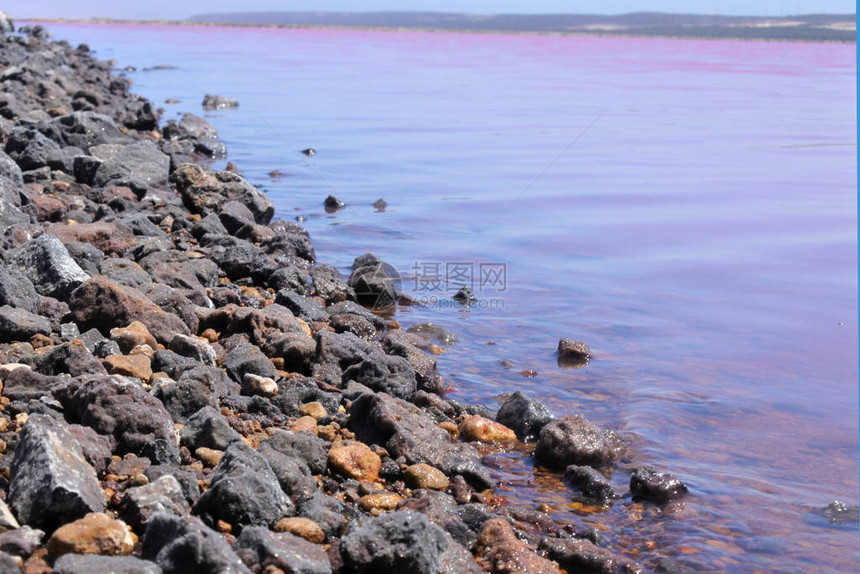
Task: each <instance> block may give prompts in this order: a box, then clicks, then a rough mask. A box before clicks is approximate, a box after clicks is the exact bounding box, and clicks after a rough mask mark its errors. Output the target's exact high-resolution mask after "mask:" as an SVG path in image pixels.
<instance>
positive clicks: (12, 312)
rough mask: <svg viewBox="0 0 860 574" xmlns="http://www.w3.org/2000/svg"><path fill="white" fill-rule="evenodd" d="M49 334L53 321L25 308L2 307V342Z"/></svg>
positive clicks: (0, 327)
mask: <svg viewBox="0 0 860 574" xmlns="http://www.w3.org/2000/svg"><path fill="white" fill-rule="evenodd" d="M37 333H39V334H42V335H49V334H50V333H51V323H50V322H49V321H48V320H47V319H45V318H44V317H41V316H39V315H36V314H34V313H30V312H29V311H26V310H24V309H16V308H14V307H10V306H9V305H4V306H2V307H0V343H8V342H10V341H28V340H29V339H30V337H32V336H33V335H35V334H37Z"/></svg>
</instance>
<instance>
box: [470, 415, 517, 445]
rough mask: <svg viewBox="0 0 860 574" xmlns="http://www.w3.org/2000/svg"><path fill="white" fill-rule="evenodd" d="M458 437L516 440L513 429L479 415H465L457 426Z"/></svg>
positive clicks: (479, 439)
mask: <svg viewBox="0 0 860 574" xmlns="http://www.w3.org/2000/svg"><path fill="white" fill-rule="evenodd" d="M457 428H458V430H459V431H460V438H461V439H462V440H466V441H481V442H510V441H515V440H517V435H516V433H515V432H514V431H512V430H511V429H509V428H508V427H506V426H505V425H503V424H502V423H497V422H496V421H491V420H490V419H487V418H484V417H482V416H479V415H472V416H467V417H466V418H465V419H463V420H462V421H461V422H460V424H459V426H458V427H457Z"/></svg>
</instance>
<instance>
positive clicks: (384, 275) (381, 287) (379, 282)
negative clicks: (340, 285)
mask: <svg viewBox="0 0 860 574" xmlns="http://www.w3.org/2000/svg"><path fill="white" fill-rule="evenodd" d="M400 283H401V279H400V274H399V273H398V272H397V270H396V269H395V268H394V267H392V266H391V265H389V264H388V263H386V262H385V261H383V260H382V259H380V258H379V257H377V256H376V255H374V254H372V253H366V254H365V255H362V256H360V257H356V259H355V261H354V262H353V264H352V273H351V274H350V276H349V280H348V281H347V284H348V285H349V286H350V287H352V288H353V290H354V291H355V298H356V301H358V302H359V303H361V304H362V305H364V306H365V307H370V308H374V309H385V308H388V307H392V306H394V305H395V304H396V303H397V300H398V299H399V298H400Z"/></svg>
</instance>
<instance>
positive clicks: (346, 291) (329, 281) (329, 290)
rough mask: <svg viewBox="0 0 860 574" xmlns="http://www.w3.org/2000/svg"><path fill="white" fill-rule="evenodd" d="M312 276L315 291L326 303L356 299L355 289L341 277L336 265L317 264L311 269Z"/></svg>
mask: <svg viewBox="0 0 860 574" xmlns="http://www.w3.org/2000/svg"><path fill="white" fill-rule="evenodd" d="M310 276H311V277H312V278H313V280H314V293H315V294H316V295H317V296H319V297H322V299H323V300H324V301H325V302H326V304H332V303H338V302H340V301H355V291H353V289H352V287H350V286H349V285H347V284H346V283H345V282H344V280H343V279H341V277H340V273H338V272H337V269H335V268H334V267H329V266H328V265H317V266H316V267H314V268H313V269H311V270H310Z"/></svg>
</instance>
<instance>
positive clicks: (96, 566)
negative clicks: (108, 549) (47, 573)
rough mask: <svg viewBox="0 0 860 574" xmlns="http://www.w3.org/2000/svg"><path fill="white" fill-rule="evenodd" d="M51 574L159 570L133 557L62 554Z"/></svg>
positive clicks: (138, 573)
mask: <svg viewBox="0 0 860 574" xmlns="http://www.w3.org/2000/svg"><path fill="white" fill-rule="evenodd" d="M51 572H52V573H53V574H92V573H93V572H110V573H111V574H161V572H162V571H161V568H159V566H158V565H157V564H155V563H153V562H149V561H148V560H141V559H140V558H135V557H134V556H98V555H81V554H64V555H63V556H61V557H60V558H59V559H58V560H57V561H56V562H54V568H53V570H51Z"/></svg>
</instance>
